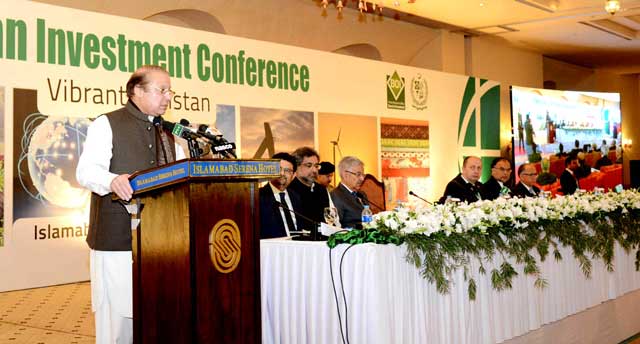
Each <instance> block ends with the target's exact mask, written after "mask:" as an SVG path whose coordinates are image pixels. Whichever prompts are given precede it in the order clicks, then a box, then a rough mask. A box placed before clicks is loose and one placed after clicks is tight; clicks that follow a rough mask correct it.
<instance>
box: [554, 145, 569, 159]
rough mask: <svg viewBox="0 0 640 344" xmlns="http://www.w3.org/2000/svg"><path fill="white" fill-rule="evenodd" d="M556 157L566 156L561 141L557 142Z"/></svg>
mask: <svg viewBox="0 0 640 344" xmlns="http://www.w3.org/2000/svg"><path fill="white" fill-rule="evenodd" d="M556 156H557V157H558V158H564V157H566V156H567V152H565V151H564V145H563V144H562V143H560V144H558V153H556Z"/></svg>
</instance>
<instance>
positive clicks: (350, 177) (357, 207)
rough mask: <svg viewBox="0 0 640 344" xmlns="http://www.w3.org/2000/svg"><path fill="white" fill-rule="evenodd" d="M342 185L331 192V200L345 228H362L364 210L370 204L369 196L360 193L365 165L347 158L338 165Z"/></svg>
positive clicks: (355, 159) (356, 159) (353, 158)
mask: <svg viewBox="0 0 640 344" xmlns="http://www.w3.org/2000/svg"><path fill="white" fill-rule="evenodd" d="M338 172H339V173H340V184H339V185H338V186H337V187H336V188H335V189H333V191H331V199H332V200H333V204H335V206H336V208H337V209H338V216H339V217H340V222H341V223H342V227H343V228H362V221H361V220H362V209H364V206H365V205H368V204H369V200H368V199H367V195H366V194H365V193H364V192H361V191H360V187H361V186H362V182H364V177H365V174H364V163H363V162H362V161H361V160H360V159H358V158H356V157H353V156H346V157H344V158H342V160H340V163H339V164H338Z"/></svg>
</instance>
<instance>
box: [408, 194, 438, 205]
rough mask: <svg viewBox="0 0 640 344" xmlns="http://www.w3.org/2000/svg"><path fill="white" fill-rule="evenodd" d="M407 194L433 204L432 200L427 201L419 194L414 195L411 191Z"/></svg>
mask: <svg viewBox="0 0 640 344" xmlns="http://www.w3.org/2000/svg"><path fill="white" fill-rule="evenodd" d="M409 195H411V196H413V197H415V198H417V199H419V200H421V201H424V202H426V203H428V204H430V205H433V202H429V201H427V200H426V199H424V198H422V197H420V196H418V195H416V194H415V193H414V192H413V191H409Z"/></svg>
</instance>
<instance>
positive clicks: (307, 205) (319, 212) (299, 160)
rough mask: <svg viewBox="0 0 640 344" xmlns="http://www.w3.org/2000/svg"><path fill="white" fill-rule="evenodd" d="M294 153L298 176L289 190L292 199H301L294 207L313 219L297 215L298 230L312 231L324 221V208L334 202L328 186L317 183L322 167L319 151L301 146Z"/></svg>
mask: <svg viewBox="0 0 640 344" xmlns="http://www.w3.org/2000/svg"><path fill="white" fill-rule="evenodd" d="M292 155H293V157H294V158H295V159H296V177H295V178H294V179H293V181H292V182H291V184H289V187H288V188H287V190H288V191H289V195H290V196H291V197H292V199H296V200H299V202H294V204H293V209H294V210H295V211H296V212H298V213H299V214H301V215H303V216H305V217H307V218H309V219H310V220H311V221H309V220H307V219H304V218H302V217H301V216H298V215H296V225H297V228H298V230H302V229H304V230H308V231H311V230H312V229H313V228H314V227H315V226H317V225H318V224H319V223H320V222H323V221H324V208H326V207H329V206H332V203H333V202H331V198H330V197H329V193H328V192H327V188H325V187H324V186H322V185H320V184H317V183H316V178H317V177H318V169H319V168H320V163H319V161H320V156H319V155H318V153H317V152H316V151H315V150H314V149H313V148H310V147H300V148H298V149H296V150H295V151H294V152H293V154H292ZM312 221H313V222H312ZM314 222H315V223H314Z"/></svg>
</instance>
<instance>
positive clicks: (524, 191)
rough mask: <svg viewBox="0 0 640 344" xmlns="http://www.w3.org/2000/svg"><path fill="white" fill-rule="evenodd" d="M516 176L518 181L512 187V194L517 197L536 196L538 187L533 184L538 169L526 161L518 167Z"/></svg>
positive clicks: (538, 192) (538, 193) (538, 191)
mask: <svg viewBox="0 0 640 344" xmlns="http://www.w3.org/2000/svg"><path fill="white" fill-rule="evenodd" d="M518 177H520V182H518V184H517V185H516V186H515V187H514V188H513V194H514V195H515V196H517V197H537V196H538V195H540V189H539V188H538V187H537V186H535V185H534V184H535V182H536V179H537V178H538V171H536V167H535V166H534V165H533V164H530V163H526V164H522V165H520V167H518Z"/></svg>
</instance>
